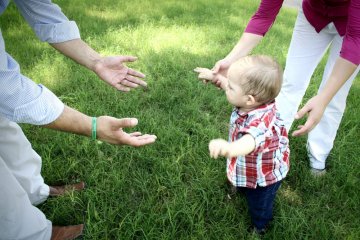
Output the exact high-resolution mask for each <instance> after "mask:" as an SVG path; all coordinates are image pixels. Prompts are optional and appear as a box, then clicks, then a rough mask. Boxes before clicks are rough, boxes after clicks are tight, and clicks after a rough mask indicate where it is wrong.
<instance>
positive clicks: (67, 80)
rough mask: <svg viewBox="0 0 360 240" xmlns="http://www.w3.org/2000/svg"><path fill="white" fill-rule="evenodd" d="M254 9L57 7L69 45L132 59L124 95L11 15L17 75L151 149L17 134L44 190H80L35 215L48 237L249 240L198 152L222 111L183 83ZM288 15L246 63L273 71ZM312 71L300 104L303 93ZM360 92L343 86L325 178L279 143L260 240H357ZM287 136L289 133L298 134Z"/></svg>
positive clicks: (203, 0) (238, 210) (222, 118)
mask: <svg viewBox="0 0 360 240" xmlns="http://www.w3.org/2000/svg"><path fill="white" fill-rule="evenodd" d="M258 2H259V1H258V0H257V1H252V0H243V1H215V0H196V1H195V0H194V1H175V0H169V1H155V0H148V1H140V0H135V1H114V0H112V1H110V0H106V1H94V0H88V1H76V3H75V1H70V0H61V1H60V0H58V1H56V3H58V4H59V5H60V6H61V7H62V9H63V11H64V12H65V13H66V15H67V16H68V17H69V18H70V19H72V20H75V21H76V22H77V23H78V26H79V28H80V31H81V36H82V38H83V39H84V40H85V41H86V42H88V43H89V44H90V45H91V46H92V47H93V48H95V49H96V50H97V51H99V52H100V53H102V54H106V55H108V54H121V55H135V56H138V57H139V61H137V62H136V63H133V64H131V67H133V68H136V69H138V70H140V71H142V72H144V73H145V74H146V75H147V82H148V84H149V87H148V89H147V90H145V89H136V90H135V91H132V92H131V93H128V94H124V93H120V92H117V91H116V90H114V89H112V88H110V87H108V86H107V85H106V84H104V83H103V82H101V81H100V80H99V79H98V78H97V77H96V75H95V74H93V73H91V72H89V71H88V70H86V69H84V68H83V67H80V66H78V65H77V64H75V63H74V62H72V61H71V60H69V59H66V58H65V57H63V56H62V55H60V54H58V53H57V52H56V51H55V50H54V49H52V48H51V47H50V46H48V45H47V44H46V43H41V42H39V41H38V40H37V39H36V37H35V35H34V34H33V33H32V31H31V29H30V28H29V27H28V26H27V25H26V23H25V21H24V20H23V19H22V17H21V16H20V15H19V14H18V12H17V10H16V8H15V6H14V5H13V4H12V5H11V7H10V8H9V9H8V10H7V11H6V12H5V14H3V15H2V16H1V18H0V20H1V21H0V26H1V29H2V32H3V35H4V38H5V42H6V43H7V45H6V48H7V51H8V52H9V53H10V54H12V55H13V57H14V58H15V59H16V60H18V62H19V63H20V65H21V67H22V73H23V74H25V75H27V76H29V77H31V78H32V79H34V80H35V81H36V82H39V83H43V84H44V85H46V86H48V87H49V88H50V89H52V90H53V91H54V92H55V93H56V94H57V95H58V96H59V97H60V98H61V99H62V100H63V101H64V102H65V103H66V104H68V105H69V106H71V107H73V108H76V109H78V110H80V111H82V112H85V113H87V114H88V115H92V116H99V115H112V116H116V117H137V118H139V120H140V122H139V125H138V126H137V127H136V128H135V129H131V130H130V129H128V130H129V131H135V130H139V131H142V132H144V133H154V134H156V135H157V136H158V140H157V142H156V143H155V144H153V145H150V146H146V147H143V148H138V149H135V148H130V147H127V146H124V147H117V146H112V145H109V144H106V143H103V144H100V143H97V142H94V141H91V140H90V139H88V138H84V137H80V136H76V135H71V134H65V133H61V132H54V131H52V130H48V129H42V128H38V127H35V126H29V125H23V128H24V132H25V133H26V135H27V136H28V138H29V140H30V141H31V142H32V144H33V147H34V149H35V150H36V151H37V152H38V153H39V154H40V155H41V156H42V157H43V170H42V172H43V176H44V178H45V180H46V182H47V183H48V184H57V183H72V182H76V181H78V180H84V181H86V184H87V189H86V190H85V191H83V192H81V193H74V194H73V195H70V196H66V197H61V198H52V199H49V200H48V201H46V202H45V203H44V204H42V205H41V206H40V209H41V210H42V211H44V213H45V214H46V216H47V217H48V218H49V219H50V220H51V221H53V223H54V224H57V225H68V224H78V223H81V222H85V223H86V230H85V236H84V239H255V238H256V236H253V235H251V234H249V233H247V231H246V229H247V227H248V225H249V223H250V219H249V216H248V214H247V207H246V203H245V199H244V198H243V197H241V196H236V197H235V198H232V199H231V200H230V199H228V198H227V191H228V187H227V185H226V183H225V182H226V177H225V160H224V159H221V160H213V159H210V158H209V154H208V149H207V145H208V142H209V140H211V139H213V138H217V137H223V138H226V137H227V123H228V119H229V114H230V111H231V106H230V105H229V104H228V103H227V101H226V99H225V97H224V94H223V92H221V91H218V90H217V89H215V88H214V87H212V86H206V85H203V84H202V83H200V82H199V81H198V80H197V78H196V75H195V74H194V73H193V71H192V69H194V68H195V67H197V66H203V67H212V66H213V64H214V63H215V62H216V61H217V60H219V59H221V58H222V57H224V56H225V55H226V54H227V53H228V52H229V51H230V50H231V48H232V47H233V46H234V45H235V43H236V42H237V40H238V39H239V37H240V35H241V33H242V32H243V30H244V27H245V26H246V23H247V21H248V20H249V18H250V16H251V15H252V13H253V12H254V11H255V9H256V7H257V4H258ZM295 17H296V11H295V10H291V9H285V8H284V9H282V10H281V12H280V15H279V16H278V18H277V21H276V24H275V25H274V26H273V28H272V29H271V30H270V32H269V33H268V34H267V36H266V41H263V42H262V43H261V44H260V45H259V46H258V47H257V48H256V50H255V51H254V53H261V54H267V55H271V56H273V57H275V58H276V59H278V61H279V62H280V63H281V65H282V66H284V64H285V57H286V53H287V48H288V44H289V41H290V38H291V31H292V26H293V24H294V21H295ZM323 67H324V62H322V64H321V66H319V68H318V69H317V70H316V72H315V74H314V79H313V81H312V83H311V86H310V87H309V89H308V91H307V94H306V96H305V98H304V101H305V100H307V99H309V98H310V97H311V96H313V95H314V94H315V93H316V90H317V87H318V85H319V81H320V79H321V72H322V69H323ZM359 95H360V85H359V79H356V81H355V82H354V85H353V87H352V89H351V92H350V95H349V97H348V106H347V110H346V113H345V115H344V118H343V122H342V125H341V127H340V129H339V132H338V136H337V139H336V142H335V147H334V149H333V151H332V153H331V155H330V157H329V160H328V169H329V172H328V174H327V175H326V176H325V177H324V178H321V179H314V178H312V177H311V176H310V174H309V172H308V165H309V164H308V159H307V157H306V150H305V144H306V138H304V137H301V138H291V139H290V140H291V151H292V152H291V171H290V173H289V175H288V177H287V178H286V180H285V181H284V183H283V185H282V187H281V189H280V190H279V194H278V197H277V199H276V209H275V219H274V222H273V224H272V228H271V229H270V231H269V232H268V233H267V234H266V235H265V237H264V238H265V239H358V238H359V236H360V228H359V226H360V218H359V213H360V207H359V203H360V180H359V179H360V173H359V169H360V161H359V159H358V156H360V148H359V147H358V145H359V143H360V142H359V141H360V138H359V132H360V129H359V124H358V119H359V117H360V112H359V110H358V106H359V105H360V99H359V97H358V96H359ZM297 124H298V123H295V125H297Z"/></svg>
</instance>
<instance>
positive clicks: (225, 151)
mask: <svg viewBox="0 0 360 240" xmlns="http://www.w3.org/2000/svg"><path fill="white" fill-rule="evenodd" d="M254 149H255V139H254V137H253V136H251V135H250V134H245V135H244V136H242V137H241V138H240V139H238V140H236V141H235V142H231V143H229V142H227V141H225V140H224V139H214V140H211V141H210V143H209V151H210V157H212V158H215V159H216V158H218V156H224V157H227V158H232V157H237V156H245V155H247V154H249V153H251V152H252V151H254Z"/></svg>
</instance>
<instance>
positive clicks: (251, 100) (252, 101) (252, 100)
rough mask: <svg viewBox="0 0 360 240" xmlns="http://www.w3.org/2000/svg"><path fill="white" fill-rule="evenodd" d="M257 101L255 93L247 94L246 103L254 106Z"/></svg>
mask: <svg viewBox="0 0 360 240" xmlns="http://www.w3.org/2000/svg"><path fill="white" fill-rule="evenodd" d="M256 103H257V101H256V99H255V97H254V96H253V95H247V100H246V105H248V106H252V105H255V104H256Z"/></svg>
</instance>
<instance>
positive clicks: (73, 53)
mask: <svg viewBox="0 0 360 240" xmlns="http://www.w3.org/2000/svg"><path fill="white" fill-rule="evenodd" d="M50 45H51V46H52V47H54V48H55V49H56V50H58V51H59V52H61V53H62V54H63V55H65V56H67V57H69V58H71V59H73V60H74V61H75V62H77V63H79V64H81V65H83V66H85V67H86V68H88V69H90V70H92V71H95V68H96V64H97V63H98V61H99V59H100V58H101V56H100V54H99V53H97V52H96V51H95V50H94V49H92V48H91V47H90V46H89V45H88V44H86V43H85V42H84V41H83V40H81V39H74V40H70V41H66V42H62V43H51V44H50Z"/></svg>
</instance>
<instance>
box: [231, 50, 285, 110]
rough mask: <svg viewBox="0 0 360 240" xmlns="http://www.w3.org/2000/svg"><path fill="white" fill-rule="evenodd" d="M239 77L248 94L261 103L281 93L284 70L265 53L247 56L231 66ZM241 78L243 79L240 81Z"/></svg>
mask: <svg viewBox="0 0 360 240" xmlns="http://www.w3.org/2000/svg"><path fill="white" fill-rule="evenodd" d="M230 72H233V73H234V74H236V76H237V77H238V78H239V82H238V83H239V84H241V86H242V89H243V90H244V92H245V94H246V95H252V96H253V97H254V98H255V100H256V101H257V102H259V103H267V102H270V101H272V100H274V99H275V97H276V96H277V95H278V94H279V92H280V89H281V85H282V81H283V71H282V69H281V67H280V65H279V63H278V62H277V61H275V60H274V59H273V58H271V57H269V56H265V55H253V56H246V57H243V58H241V59H239V60H238V61H236V62H235V63H233V64H232V65H231V66H230V69H229V73H230ZM240 79H241V81H240Z"/></svg>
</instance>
